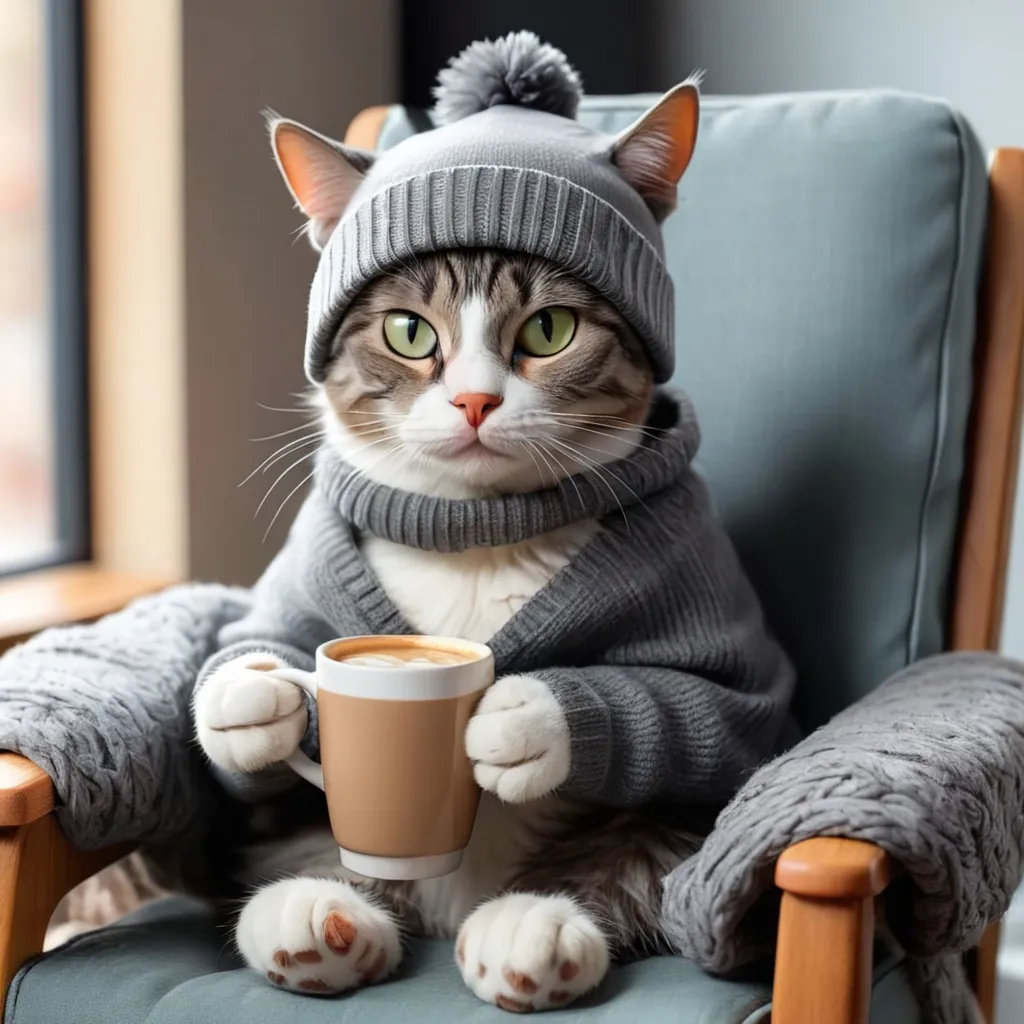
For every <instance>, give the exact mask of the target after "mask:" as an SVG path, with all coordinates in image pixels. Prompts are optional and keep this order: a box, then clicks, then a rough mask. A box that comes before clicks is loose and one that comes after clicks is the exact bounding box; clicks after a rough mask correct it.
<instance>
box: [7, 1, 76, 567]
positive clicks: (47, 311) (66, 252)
mask: <svg viewBox="0 0 1024 1024" xmlns="http://www.w3.org/2000/svg"><path fill="white" fill-rule="evenodd" d="M80 28H81V11H80V4H79V3H78V2H73V0H3V16H2V17H0V140H2V143H0V574H2V573H6V572H12V571H18V570H22V569H26V568H30V567H35V566H39V565H45V564H51V563H54V562H64V561H71V560H76V559H81V558H84V557H86V556H87V554H88V551H87V538H88V533H87V509H88V491H87V477H86V436H87V434H86V424H85V418H84V413H85V409H84V406H85V393H86V380H85V366H86V359H85V345H84V316H83V312H84V311H83V300H82V295H83V274H82V208H83V196H82V191H83V190H82V173H81V167H82V159H81V153H82V146H81V120H82V118H81V109H82V106H81V93H82V90H81V59H80V54H81V31H80Z"/></svg>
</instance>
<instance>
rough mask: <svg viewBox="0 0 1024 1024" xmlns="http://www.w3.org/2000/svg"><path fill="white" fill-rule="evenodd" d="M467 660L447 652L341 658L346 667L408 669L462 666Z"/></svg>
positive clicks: (352, 655) (353, 655) (362, 655)
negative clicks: (411, 667)
mask: <svg viewBox="0 0 1024 1024" xmlns="http://www.w3.org/2000/svg"><path fill="white" fill-rule="evenodd" d="M466 660H467V659H466V658H460V657H459V656H458V655H457V654H448V653H447V652H446V651H429V652H427V653H426V654H415V655H413V656H411V657H409V656H406V657H402V656H398V655H395V654H384V653H383V652H382V653H379V654H350V655H349V656H348V657H347V658H340V659H339V661H341V663H342V664H344V665H357V666H359V667H361V668H408V667H410V666H418V665H462V664H464V663H465V662H466Z"/></svg>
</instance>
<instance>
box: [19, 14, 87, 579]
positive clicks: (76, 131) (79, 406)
mask: <svg viewBox="0 0 1024 1024" xmlns="http://www.w3.org/2000/svg"><path fill="white" fill-rule="evenodd" d="M40 42H41V46H42V52H43V77H44V83H43V89H44V104H43V117H44V119H45V125H44V128H43V131H42V132H41V133H40V136H41V138H42V139H43V143H44V146H45V150H46V151H45V154H44V161H43V164H44V166H45V168H46V185H45V189H44V193H43V194H44V196H45V203H46V257H47V258H46V270H47V282H46V285H47V287H46V294H47V303H48V313H49V317H48V327H49V331H48V333H49V337H48V338H47V339H46V343H47V344H48V345H49V346H50V374H49V380H48V392H47V396H46V398H47V402H48V404H49V406H50V408H49V415H50V418H51V423H52V425H53V434H52V442H51V445H52V446H51V460H52V461H51V465H52V470H51V479H50V487H51V489H52V495H53V502H54V513H55V514H54V532H55V541H56V550H55V551H54V553H53V554H52V555H51V556H48V557H44V558H39V559H35V560H33V561H26V562H18V563H17V564H15V565H12V566H10V567H5V566H3V565H2V564H0V579H5V578H10V577H15V576H22V575H24V574H25V573H30V572H34V571H36V570H39V569H42V568H47V567H50V566H55V565H66V564H67V563H69V562H80V561H84V560H86V559H88V558H89V555H90V502H89V418H88V417H89V410H88V389H89V380H88V348H87V336H86V323H87V320H86V315H87V311H86V305H85V293H86V286H85V281H86V277H85V273H86V268H85V195H86V193H85V179H84V170H85V161H84V130H83V117H84V110H85V106H84V96H83V92H84V74H83V59H82V54H83V33H82V2H81V0H45V6H44V11H43V32H42V39H41V41H40Z"/></svg>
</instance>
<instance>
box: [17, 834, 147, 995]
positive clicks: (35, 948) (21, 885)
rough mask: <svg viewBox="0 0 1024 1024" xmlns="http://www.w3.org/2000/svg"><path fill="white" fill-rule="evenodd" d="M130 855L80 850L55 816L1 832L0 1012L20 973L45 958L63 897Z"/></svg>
mask: <svg viewBox="0 0 1024 1024" xmlns="http://www.w3.org/2000/svg"><path fill="white" fill-rule="evenodd" d="M129 851H130V848H129V847H108V848H106V849H103V850H96V851H93V852H88V853H85V852H82V851H81V850H76V849H75V848H74V847H73V846H71V844H70V843H68V841H67V840H66V839H65V838H64V835H63V834H62V833H61V831H60V828H59V827H58V825H57V819H56V818H55V817H54V815H52V814H47V815H44V816H43V817H41V818H38V819H37V820H35V821H31V822H28V823H27V824H24V825H17V826H12V827H8V828H0V1012H2V1008H3V1005H4V1002H5V1000H6V998H7V989H8V987H9V986H10V984H11V981H12V979H13V978H14V975H15V974H16V973H17V972H18V969H19V968H20V967H21V965H22V964H24V963H25V961H26V960H30V959H31V958H32V957H34V956H38V954H39V953H41V952H42V950H43V938H44V937H45V935H46V926H47V924H48V923H49V921H50V916H51V915H52V914H53V911H54V908H55V907H56V906H57V904H58V903H59V902H60V900H61V898H62V897H63V896H64V894H65V893H67V892H69V891H70V890H71V889H73V888H74V887H75V886H76V885H78V883H79V882H82V881H84V880H85V879H86V878H89V877H90V876H92V875H94V874H96V872H97V871H100V870H102V869H103V868H104V867H106V866H107V865H108V864H111V863H113V862H114V861H115V860H119V859H120V858H121V857H122V856H124V855H125V854H127V853H128V852H129Z"/></svg>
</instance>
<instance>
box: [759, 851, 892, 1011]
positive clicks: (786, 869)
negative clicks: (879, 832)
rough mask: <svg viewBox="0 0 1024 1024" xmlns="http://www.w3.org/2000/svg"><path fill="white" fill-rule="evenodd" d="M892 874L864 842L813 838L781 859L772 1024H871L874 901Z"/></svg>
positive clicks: (888, 860) (777, 873)
mask: <svg viewBox="0 0 1024 1024" xmlns="http://www.w3.org/2000/svg"><path fill="white" fill-rule="evenodd" d="M892 873H893V865H892V860H891V858H890V857H889V855H888V854H887V853H886V852H885V851H884V850H883V849H882V848H881V847H879V846H875V845H874V844H873V843H866V842H862V841H860V840H857V839H832V838H827V839H826V838H818V839H808V840H806V841H805V842H802V843H797V844H796V845H794V846H791V847H790V848H789V849H788V850H786V851H785V852H784V853H783V854H782V856H781V857H779V860H778V862H777V863H776V866H775V884H776V885H778V886H779V888H780V889H782V890H783V892H782V908H781V911H780V914H779V939H778V945H777V947H776V953H775V982H774V986H773V991H772V1024H821V1022H823V1021H828V1022H829V1024H867V1021H868V1010H869V1006H870V1003H871V968H872V964H871V951H872V943H873V941H874V931H875V905H874V900H875V897H876V896H877V895H879V893H881V892H882V891H883V890H884V889H885V887H886V886H887V885H888V884H889V880H890V878H891V877H892Z"/></svg>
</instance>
